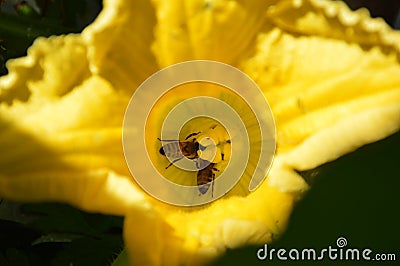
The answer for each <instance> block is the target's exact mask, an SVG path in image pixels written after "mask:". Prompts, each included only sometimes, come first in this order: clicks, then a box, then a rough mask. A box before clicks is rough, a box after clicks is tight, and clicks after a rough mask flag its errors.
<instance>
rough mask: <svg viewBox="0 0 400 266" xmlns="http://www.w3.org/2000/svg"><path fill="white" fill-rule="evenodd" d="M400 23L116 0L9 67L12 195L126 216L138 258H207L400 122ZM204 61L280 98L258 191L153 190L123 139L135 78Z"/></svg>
mask: <svg viewBox="0 0 400 266" xmlns="http://www.w3.org/2000/svg"><path fill="white" fill-rule="evenodd" d="M399 58H400V33H399V32H395V31H393V30H392V29H390V28H389V27H388V26H387V25H386V24H385V23H384V22H383V21H382V20H380V19H371V18H370V17H369V14H368V12H366V11H365V10H359V11H356V12H352V11H350V10H349V9H348V8H347V7H346V6H345V5H344V4H343V3H341V2H330V1H317V0H282V1H279V0H251V1H238V0H234V1H232V0H230V1H225V0H221V1H216V0H215V1H214V0H193V1H183V0H180V1H179V0H170V1H160V0H153V1H146V0H138V1H123V0H117V1H107V0H105V1H104V9H103V11H102V12H101V13H100V15H99V16H98V18H97V19H96V20H95V22H93V23H92V24H91V25H89V26H88V27H87V28H86V29H85V30H84V31H83V32H82V33H81V34H69V35H65V36H57V37H56V36H53V37H50V38H47V39H45V38H39V39H37V40H36V41H35V43H34V44H33V45H32V47H31V48H29V50H28V55H27V56H26V57H23V58H19V59H15V60H10V61H9V62H8V64H7V67H8V69H9V74H8V75H7V76H4V77H1V78H0V101H1V103H0V134H1V138H0V146H1V149H2V153H1V154H0V197H4V198H7V199H11V200H17V201H57V202H66V203H69V204H72V205H73V206H76V207H78V208H80V209H82V210H85V211H90V212H100V213H104V214H112V215H121V216H125V222H124V240H125V244H126V249H127V254H128V257H129V258H130V261H131V263H132V264H135V265H161V264H166V265H177V264H189V265H190V264H204V263H206V262H208V261H210V260H212V259H214V258H216V257H217V256H219V255H221V254H223V252H224V251H225V250H226V249H227V248H237V247H240V246H244V245H248V244H264V243H269V242H271V241H272V240H274V239H276V238H277V237H279V235H280V234H282V232H283V231H284V230H285V227H286V224H287V222H288V218H289V215H290V213H291V211H292V209H293V207H294V205H295V203H296V202H297V201H298V200H299V199H300V198H301V197H302V195H303V194H304V192H306V191H307V190H308V189H309V186H308V184H307V183H306V182H305V181H304V180H303V178H302V177H301V176H300V175H299V174H298V171H304V170H309V169H313V168H315V167H317V166H319V165H321V164H324V163H326V162H329V161H332V160H335V159H336V158H338V157H340V156H342V155H344V154H346V153H348V152H351V151H353V150H355V149H357V148H358V147H360V146H362V145H365V144H367V143H371V142H374V141H377V140H380V139H382V138H385V137H386V136H388V135H390V134H393V133H394V132H396V131H398V130H399V127H400V62H399ZM194 59H208V60H215V61H220V62H224V63H227V64H230V65H233V66H235V67H237V68H239V69H240V70H242V71H243V72H245V73H246V74H247V75H249V76H250V77H251V78H252V79H253V80H254V81H255V82H256V83H257V84H258V85H259V87H260V88H261V89H262V91H263V93H264V95H265V97H266V98H267V100H268V102H269V104H270V106H271V109H272V112H273V114H274V119H275V122H276V131H277V151H276V154H275V159H274V162H273V165H272V168H271V170H270V172H269V175H268V177H267V179H266V180H265V181H264V182H263V183H262V185H261V186H260V187H259V188H258V189H257V190H255V191H254V192H252V193H250V194H248V195H232V196H229V197H224V198H221V199H219V200H217V201H215V202H213V203H211V204H208V205H204V206H202V207H196V208H185V207H177V206H172V205H169V204H166V203H161V202H160V201H158V200H156V199H154V198H152V197H150V196H149V195H148V194H146V193H145V192H144V191H142V190H141V189H140V188H139V187H138V185H137V184H136V183H135V182H134V181H133V178H132V177H131V176H130V172H129V170H128V167H127V166H126V162H125V158H124V155H123V148H122V141H121V138H122V122H123V118H124V113H125V108H126V106H127V105H128V102H129V99H130V97H131V96H132V94H133V92H134V91H135V89H136V88H137V87H138V86H139V85H140V84H141V83H142V82H143V81H144V80H145V79H146V78H147V77H149V76H150V75H151V74H153V73H155V72H156V71H157V70H159V69H162V68H164V67H166V66H170V65H172V64H174V63H179V62H182V61H187V60H194Z"/></svg>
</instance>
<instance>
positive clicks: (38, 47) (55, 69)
mask: <svg viewBox="0 0 400 266" xmlns="http://www.w3.org/2000/svg"><path fill="white" fill-rule="evenodd" d="M7 68H8V70H9V74H8V75H7V76H4V77H1V78H0V102H8V103H12V102H13V101H14V100H20V101H26V100H27V99H28V98H31V99H32V98H35V99H37V100H49V99H51V98H56V97H59V96H62V95H64V94H66V93H68V92H69V91H71V90H72V89H73V88H74V87H75V86H77V85H79V84H81V82H82V81H83V80H84V79H85V78H87V77H88V76H89V68H88V62H87V60H86V47H85V45H84V43H83V42H82V39H81V37H80V36H79V35H73V34H71V35H67V36H61V37H50V38H48V39H44V38H38V39H37V40H36V41H35V42H34V45H33V46H32V47H30V48H29V49H28V56H26V57H22V58H18V59H14V60H9V61H8V62H7Z"/></svg>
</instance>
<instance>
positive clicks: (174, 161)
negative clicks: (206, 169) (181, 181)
mask: <svg viewBox="0 0 400 266" xmlns="http://www.w3.org/2000/svg"><path fill="white" fill-rule="evenodd" d="M182 158H183V157H179V158H178V159H175V160H173V161H172V162H171V163H170V164H169V165H168V166H167V167H165V169H168V168H169V167H170V166H171V165H173V164H174V163H176V162H177V161H179V160H181V159H182Z"/></svg>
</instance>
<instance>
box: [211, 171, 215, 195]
mask: <svg viewBox="0 0 400 266" xmlns="http://www.w3.org/2000/svg"><path fill="white" fill-rule="evenodd" d="M214 180H215V174H212V181H211V182H212V185H211V197H212V198H214Z"/></svg>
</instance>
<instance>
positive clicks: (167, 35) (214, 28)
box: [153, 0, 273, 67]
mask: <svg viewBox="0 0 400 266" xmlns="http://www.w3.org/2000/svg"><path fill="white" fill-rule="evenodd" d="M153 2H154V3H155V6H156V9H157V26H156V31H155V37H156V38H155V43H154V45H153V50H154V53H155V55H156V56H157V59H158V62H159V65H160V66H161V67H165V66H168V65H170V64H173V63H177V62H181V61H186V60H190V59H211V60H217V61H221V62H225V63H228V64H235V62H236V61H237V60H238V58H239V57H240V56H241V54H242V53H243V52H244V50H245V49H246V48H247V47H248V46H249V45H250V44H251V42H252V41H253V39H254V38H255V36H256V34H257V32H258V30H259V29H260V28H261V26H262V23H263V22H264V19H265V15H264V14H265V10H266V8H267V6H268V5H269V4H270V2H273V1H260V0H250V1H227V0H223V1H215V0H207V1H203V0H195V1H183V0H173V1H157V0H155V1H153Z"/></svg>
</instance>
